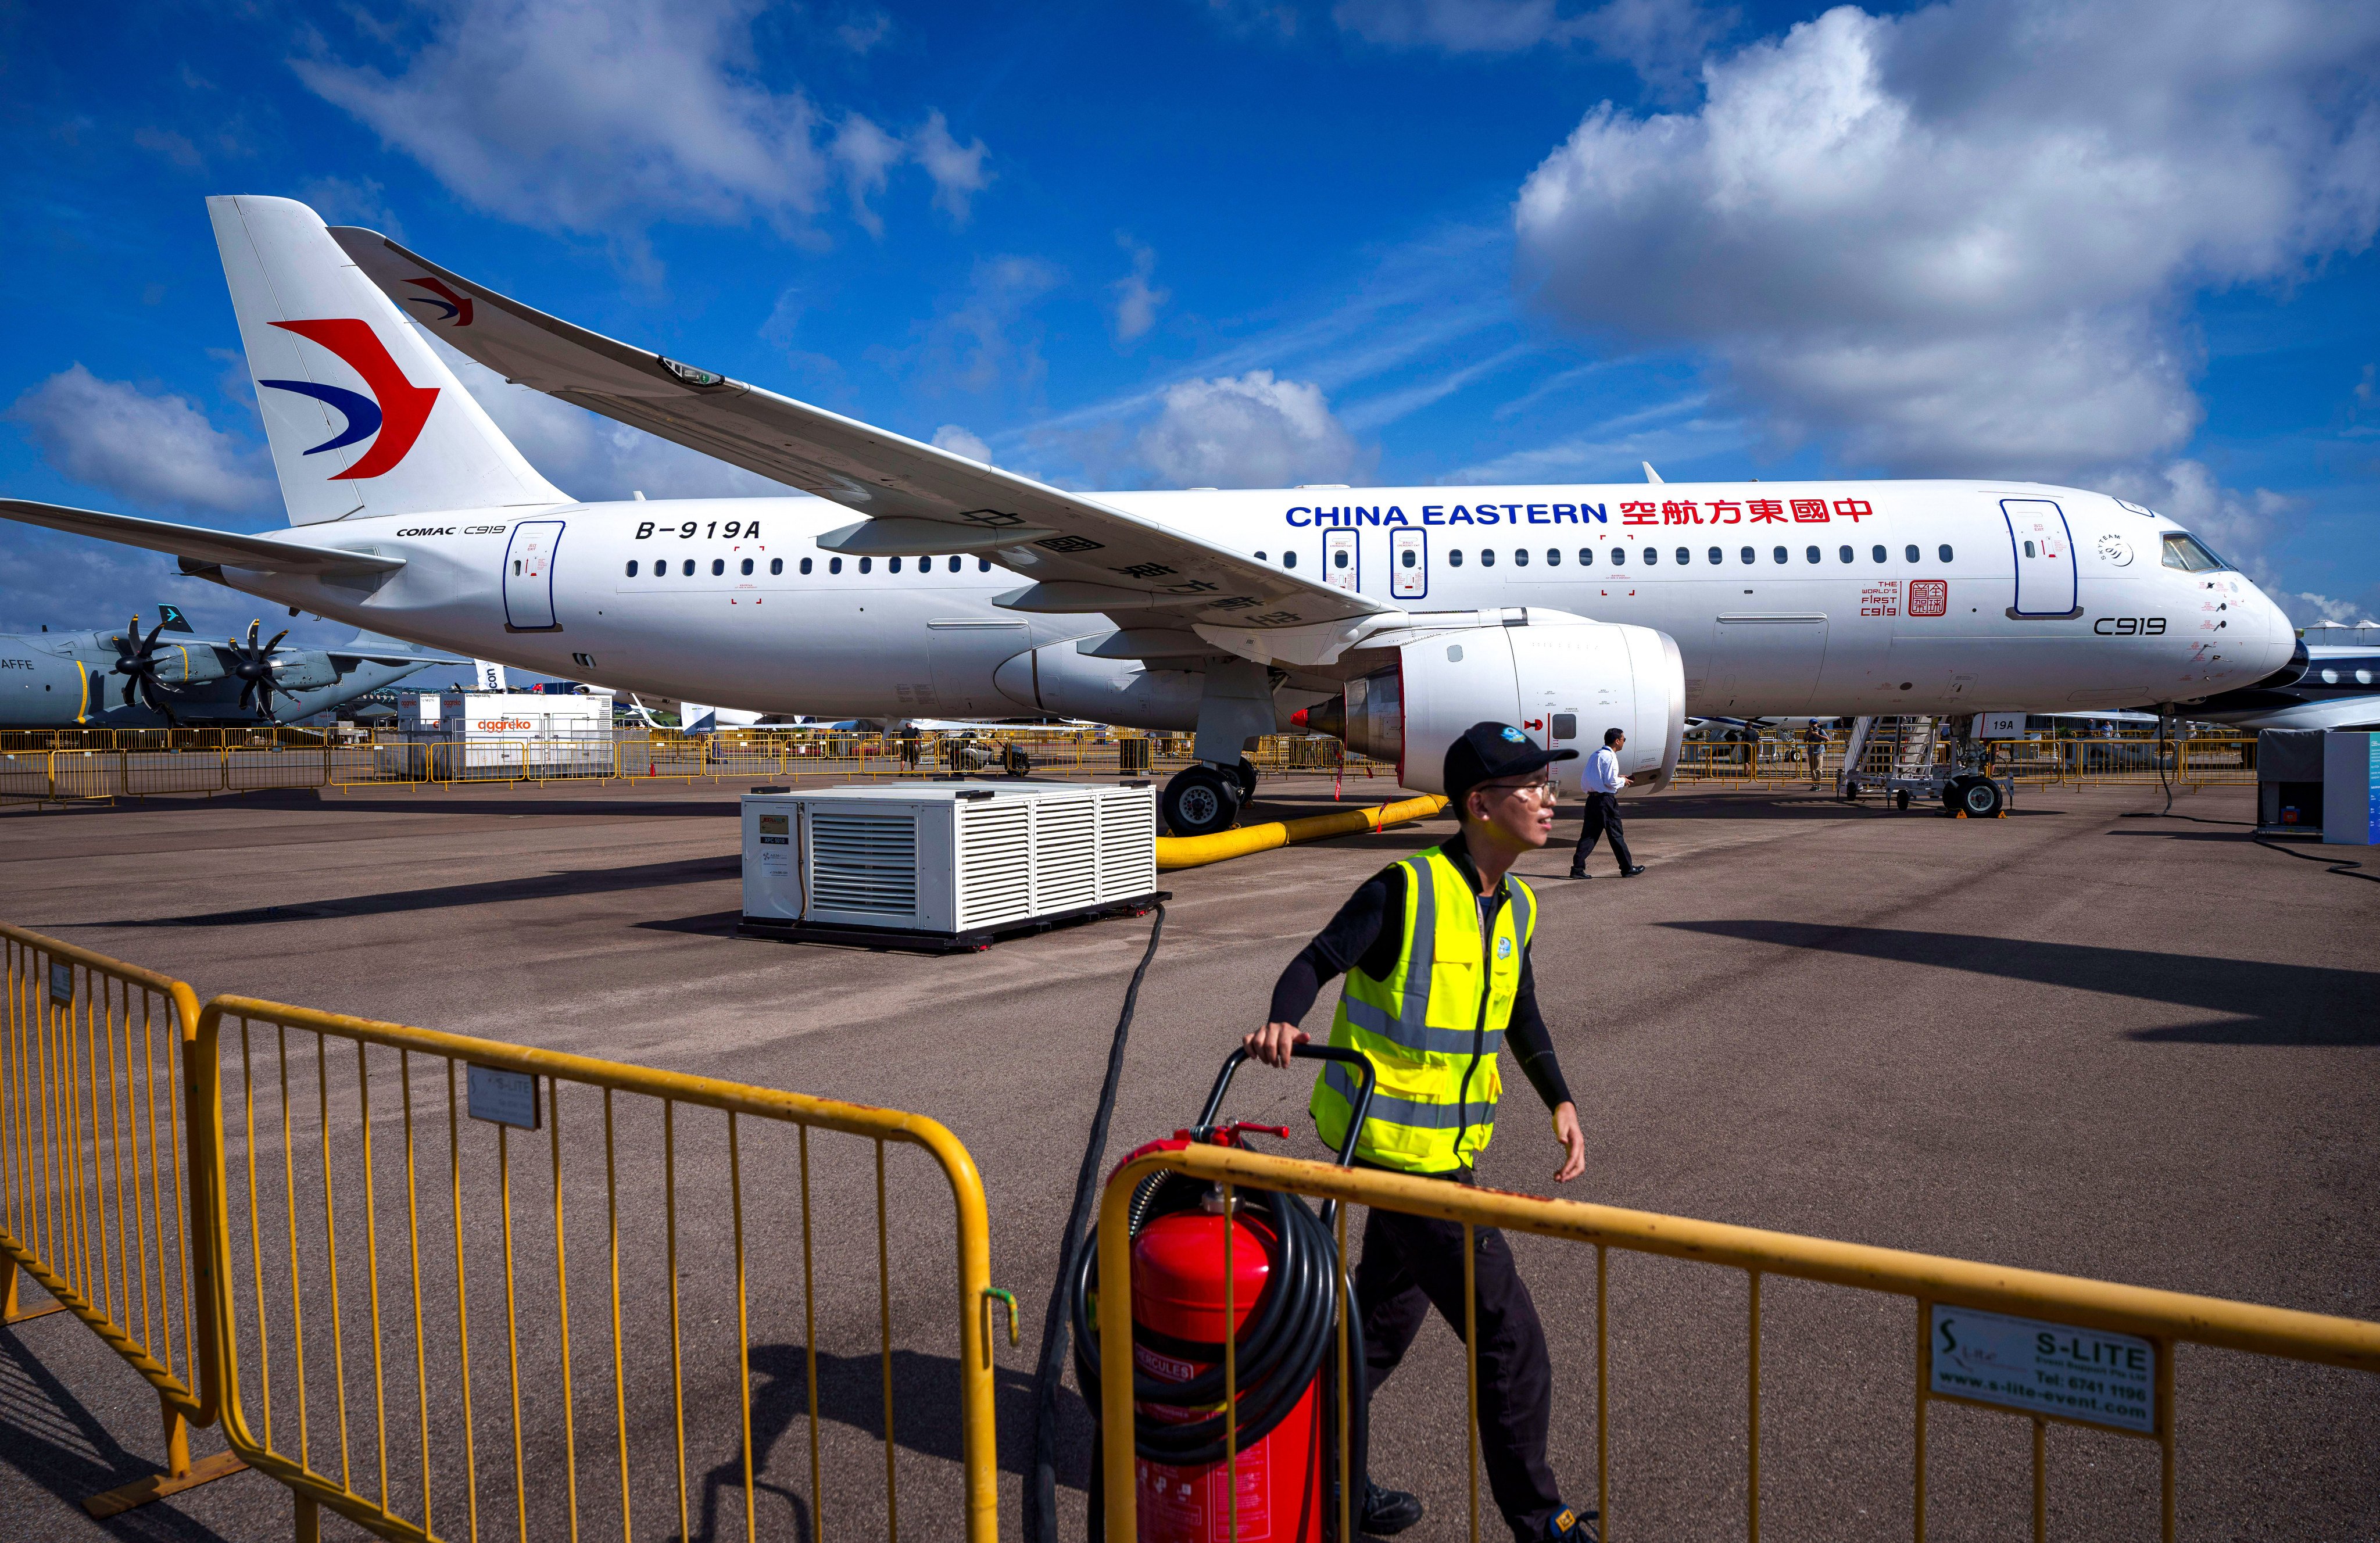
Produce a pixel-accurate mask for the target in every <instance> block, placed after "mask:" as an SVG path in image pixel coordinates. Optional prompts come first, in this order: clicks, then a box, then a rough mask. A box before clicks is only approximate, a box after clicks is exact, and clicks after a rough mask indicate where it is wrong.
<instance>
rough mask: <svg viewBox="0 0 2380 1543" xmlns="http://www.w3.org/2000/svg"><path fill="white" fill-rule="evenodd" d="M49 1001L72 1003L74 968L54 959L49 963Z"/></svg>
mask: <svg viewBox="0 0 2380 1543" xmlns="http://www.w3.org/2000/svg"><path fill="white" fill-rule="evenodd" d="M50 1000H51V1001H52V1002H60V1003H64V1002H72V1001H74V966H72V965H68V964H64V963H62V962H60V961H58V960H56V959H53V960H51V961H50Z"/></svg>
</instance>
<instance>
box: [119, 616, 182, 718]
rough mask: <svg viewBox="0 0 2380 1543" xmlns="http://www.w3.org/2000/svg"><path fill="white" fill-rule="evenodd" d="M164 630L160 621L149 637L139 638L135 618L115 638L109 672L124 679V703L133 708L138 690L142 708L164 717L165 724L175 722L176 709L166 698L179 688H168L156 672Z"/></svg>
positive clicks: (151, 629) (138, 625)
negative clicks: (158, 639)
mask: <svg viewBox="0 0 2380 1543" xmlns="http://www.w3.org/2000/svg"><path fill="white" fill-rule="evenodd" d="M164 630H165V624H164V622H159V623H158V624H157V625H156V626H153V627H151V628H150V629H149V636H148V637H147V638H142V637H141V636H140V617H138V616H135V617H133V618H132V624H131V626H128V627H127V628H126V629H125V634H124V636H123V637H121V638H115V639H113V641H114V642H115V652H116V660H115V665H114V666H113V667H112V669H111V671H110V673H111V674H119V675H122V676H123V677H124V704H125V705H126V706H127V707H129V706H131V705H132V698H133V694H134V692H136V691H138V692H139V693H140V701H141V705H142V706H144V707H146V708H148V709H149V711H152V712H155V713H161V714H163V715H164V719H165V722H166V723H173V722H175V719H174V709H173V706H172V704H170V703H169V702H167V701H166V700H165V699H166V698H167V697H169V696H171V695H173V694H174V693H175V691H176V687H175V686H168V685H166V684H165V681H164V677H163V676H162V675H160V674H158V673H157V635H158V634H159V633H161V632H163V631H164Z"/></svg>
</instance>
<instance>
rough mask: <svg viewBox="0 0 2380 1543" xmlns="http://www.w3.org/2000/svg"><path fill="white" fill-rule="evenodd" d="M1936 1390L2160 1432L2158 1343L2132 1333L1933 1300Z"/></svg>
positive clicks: (2144, 1431)
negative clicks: (2024, 1316)
mask: <svg viewBox="0 0 2380 1543" xmlns="http://www.w3.org/2000/svg"><path fill="white" fill-rule="evenodd" d="M1928 1348H1929V1349H1930V1351H1931V1352H1932V1354H1931V1355H1930V1356H1929V1357H1928V1359H1929V1360H1930V1361H1931V1362H1932V1371H1933V1376H1932V1379H1931V1382H1930V1387H1931V1391H1934V1392H1936V1393H1939V1394H1943V1395H1946V1396H1948V1397H1950V1398H1963V1399H1973V1400H1974V1401H1976V1402H1977V1403H1997V1404H1998V1405H2000V1406H2001V1407H2003V1408H2007V1409H2017V1410H2022V1411H2023V1412H2024V1413H2025V1414H2028V1415H2056V1416H2058V1418H2061V1419H2069V1420H2082V1421H2084V1422H2086V1423H2088V1424H2091V1425H2104V1426H2112V1427H2114V1428H2116V1429H2118V1430H2130V1431H2134V1432H2137V1433H2139V1434H2141V1435H2143V1436H2153V1435H2155V1434H2156V1393H2155V1389H2156V1354H2157V1353H2156V1346H2155V1345H2154V1344H2151V1343H2149V1342H2148V1341H2146V1340H2143V1339H2138V1338H2136V1337H2134V1336H2132V1335H2131V1334H2109V1333H2103V1332H2101V1331H2100V1330H2096V1329H2077V1328H2075V1327H2074V1326H2073V1325H2071V1324H2067V1323H2048V1322H2045V1321H2043V1320H2041V1319H2039V1318H2010V1317H2008V1316H2007V1315H2006V1314H2003V1313H1985V1312H1977V1311H1976V1310H1974V1309H1973V1308H1972V1307H1951V1306H1944V1305H1943V1304H1941V1303H1939V1302H1937V1303H1936V1304H1934V1322H1933V1337H1932V1339H1931V1340H1930V1341H1929V1342H1928Z"/></svg>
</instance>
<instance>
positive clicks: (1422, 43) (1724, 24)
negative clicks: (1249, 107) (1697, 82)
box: [1330, 0, 1735, 89]
mask: <svg viewBox="0 0 2380 1543" xmlns="http://www.w3.org/2000/svg"><path fill="white" fill-rule="evenodd" d="M1330 15H1331V19H1332V20H1334V21H1336V22H1337V23H1338V24H1339V26H1340V29H1341V30H1342V31H1347V32H1353V33H1354V34H1355V35H1356V36H1357V37H1360V38H1362V39H1364V40H1365V41H1366V43H1378V44H1381V45H1383V46H1386V47H1390V48H1430V49H1437V50H1439V52H1442V53H1447V54H1457V55H1461V54H1485V55H1495V54H1519V53H1523V52H1525V51H1526V50H1528V49H1532V48H1536V47H1539V46H1542V45H1546V44H1551V45H1554V46H1557V47H1559V46H1563V45H1567V44H1571V43H1585V44H1589V45H1591V46H1593V47H1594V48H1596V49H1597V51H1599V52H1601V53H1603V54H1605V55H1609V56H1610V57H1611V58H1614V59H1618V60H1620V61H1621V62H1622V63H1624V64H1627V65H1629V66H1631V67H1633V68H1634V69H1635V70H1636V71H1637V72H1638V73H1639V74H1640V75H1642V76H1644V77H1645V79H1646V80H1648V81H1651V82H1653V83H1654V84H1655V85H1656V86H1658V87H1661V88H1665V89H1670V88H1675V87H1679V86H1682V85H1683V84H1685V83H1686V82H1687V80H1688V79H1689V78H1690V76H1691V73H1692V71H1693V68H1694V66H1695V65H1696V64H1697V63H1699V62H1700V60H1701V58H1702V55H1703V54H1704V52H1705V51H1706V50H1707V49H1708V48H1709V46H1710V45H1711V44H1712V43H1714V42H1716V41H1717V40H1718V37H1719V36H1720V35H1721V34H1722V33H1724V32H1725V31H1726V30H1728V29H1729V28H1730V26H1732V25H1733V24H1734V19H1735V13H1734V12H1733V11H1732V10H1720V11H1712V10H1706V9H1705V8H1704V7H1703V6H1701V5H1700V4H1698V3H1697V0H1609V4H1607V5H1604V6H1597V7H1594V8H1592V9H1588V8H1585V7H1578V6H1572V7H1567V8H1566V7H1564V6H1561V5H1559V4H1557V0H1340V3H1339V5H1338V6H1335V7H1334V8H1333V9H1332V11H1331V13H1330Z"/></svg>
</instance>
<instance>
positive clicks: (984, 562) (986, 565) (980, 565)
mask: <svg viewBox="0 0 2380 1543" xmlns="http://www.w3.org/2000/svg"><path fill="white" fill-rule="evenodd" d="M975 571H976V572H977V573H990V571H991V559H990V558H989V557H978V558H977V559H976V560H975Z"/></svg>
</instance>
